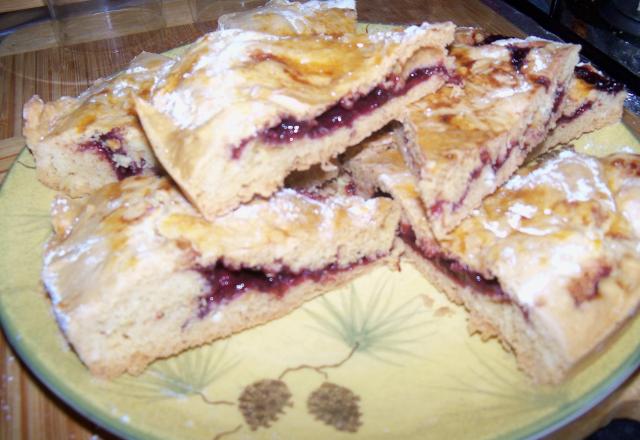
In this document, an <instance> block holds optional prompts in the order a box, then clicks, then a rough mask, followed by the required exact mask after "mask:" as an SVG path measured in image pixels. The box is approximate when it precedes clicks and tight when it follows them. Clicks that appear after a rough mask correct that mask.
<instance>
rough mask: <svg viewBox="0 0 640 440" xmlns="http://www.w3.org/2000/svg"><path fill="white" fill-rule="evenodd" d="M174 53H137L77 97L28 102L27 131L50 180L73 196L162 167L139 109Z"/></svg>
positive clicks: (42, 176) (42, 173)
mask: <svg viewBox="0 0 640 440" xmlns="http://www.w3.org/2000/svg"><path fill="white" fill-rule="evenodd" d="M172 63H173V60H171V59H170V58H167V57H164V56H161V55H155V54H151V53H142V54H140V55H138V56H137V57H136V58H135V59H134V60H133V61H132V62H131V64H130V65H129V66H128V67H127V69H125V70H124V71H122V72H119V73H117V74H115V75H114V76H112V77H109V78H105V79H100V80H98V81H97V82H96V83H95V84H93V85H92V86H91V87H90V88H89V89H88V90H87V91H85V92H84V93H82V94H81V95H80V96H78V97H77V98H71V97H63V98H60V99H58V100H56V101H52V102H49V103H46V104H45V103H44V102H43V101H42V99H40V98H39V97H38V96H34V97H32V98H31V99H30V100H29V101H28V102H27V103H26V104H25V106H24V120H25V125H24V136H25V138H26V140H27V147H28V148H29V150H31V153H32V154H33V156H34V158H35V160H36V168H37V171H36V172H37V176H38V179H39V180H40V181H41V182H42V183H44V184H45V185H47V186H49V187H51V188H53V189H56V190H59V191H62V192H64V193H66V194H68V195H71V196H73V197H77V196H82V195H86V194H89V193H91V192H93V191H94V190H96V189H98V188H100V187H101V186H103V185H106V184H107V183H111V182H116V181H118V180H121V179H124V178H125V177H128V176H132V175H136V174H149V173H154V172H155V171H157V169H156V168H157V167H158V163H157V162H156V159H155V156H154V155H153V152H152V151H151V147H150V146H149V144H148V142H147V137H146V136H145V134H144V132H143V131H142V127H141V126H140V122H139V121H138V117H137V116H136V113H135V111H134V103H133V97H134V96H145V95H146V94H148V93H149V90H150V89H151V86H152V85H153V83H154V81H155V80H156V78H157V77H158V75H159V74H160V72H161V71H162V70H163V69H166V68H167V67H168V66H170V65H171V64H172Z"/></svg>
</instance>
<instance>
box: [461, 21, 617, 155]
mask: <svg viewBox="0 0 640 440" xmlns="http://www.w3.org/2000/svg"><path fill="white" fill-rule="evenodd" d="M508 38H509V37H505V36H503V35H492V34H489V33H487V32H486V31H485V30H483V29H481V28H464V27H458V28H456V33H455V41H456V43H461V44H467V45H472V46H478V45H483V44H491V43H492V42H495V41H498V40H506V39H508ZM558 93H559V97H558V99H559V100H560V104H559V110H558V112H557V115H556V116H557V118H556V121H555V128H553V129H552V130H551V131H550V132H549V135H548V136H547V138H546V139H545V140H544V142H543V143H542V144H541V145H539V146H538V147H536V149H535V151H534V152H533V155H539V154H541V153H544V152H545V151H549V150H550V149H551V148H554V147H556V146H561V145H566V144H567V143H568V142H570V141H572V140H574V139H576V138H578V137H579V136H580V135H582V134H584V133H589V132H592V131H595V130H598V129H600V128H603V127H606V126H607V125H610V124H613V123H615V122H618V121H619V120H620V118H621V117H622V110H623V105H624V100H625V98H626V96H627V93H626V91H625V90H624V86H623V85H622V84H621V83H619V82H617V81H615V80H613V79H611V78H608V77H607V76H605V75H604V74H603V73H602V72H600V71H599V70H598V69H596V68H595V67H593V66H592V65H591V64H584V63H579V64H578V65H577V66H576V67H575V69H574V72H573V77H572V78H571V81H570V82H569V86H568V88H567V89H566V90H564V89H559V90H558Z"/></svg>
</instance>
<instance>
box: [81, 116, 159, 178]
mask: <svg viewBox="0 0 640 440" xmlns="http://www.w3.org/2000/svg"><path fill="white" fill-rule="evenodd" d="M113 142H116V143H117V145H118V147H117V148H115V149H113V148H110V147H109V145H107V144H108V143H113ZM123 144H124V139H123V138H122V133H121V132H120V130H119V129H118V128H113V129H111V130H109V131H108V132H106V133H103V134H101V135H99V136H92V137H91V139H90V140H89V141H87V142H84V143H82V144H80V146H79V149H80V151H93V152H95V153H96V154H98V155H100V156H101V157H102V158H103V159H105V160H106V161H108V162H109V164H110V165H111V168H112V169H113V172H114V173H115V174H116V177H117V178H118V180H122V179H126V178H127V177H131V176H137V175H138V174H140V173H142V170H143V169H144V166H145V163H146V162H145V160H144V159H140V163H138V162H136V161H134V160H132V161H131V162H130V163H129V165H128V166H126V167H124V166H122V165H120V164H119V163H118V162H117V161H116V160H115V155H121V156H126V155H127V152H126V150H125V149H124V146H123Z"/></svg>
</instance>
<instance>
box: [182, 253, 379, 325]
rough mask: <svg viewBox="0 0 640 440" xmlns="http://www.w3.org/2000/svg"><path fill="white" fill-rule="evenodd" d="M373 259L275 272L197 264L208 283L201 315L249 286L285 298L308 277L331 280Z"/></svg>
mask: <svg viewBox="0 0 640 440" xmlns="http://www.w3.org/2000/svg"><path fill="white" fill-rule="evenodd" d="M373 261H374V259H371V258H367V257H364V258H362V259H360V260H358V261H357V262H355V263H351V264H349V265H348V266H343V267H339V266H338V265H337V264H335V263H332V264H329V265H327V266H325V267H323V268H322V269H317V270H308V269H304V270H302V271H299V272H293V271H292V270H291V269H289V268H287V267H284V268H283V269H282V270H280V271H279V272H275V273H267V272H265V271H262V270H260V269H255V268H240V269H234V268H231V267H228V266H226V265H225V264H223V263H222V262H220V261H219V262H217V263H216V264H213V265H210V266H204V267H203V266H197V267H195V268H194V270H195V271H196V272H198V273H199V274H200V275H202V277H204V279H205V280H206V281H207V284H208V290H207V292H206V293H205V294H204V295H202V296H200V298H199V302H198V318H200V319H202V318H204V317H205V316H207V314H209V312H211V310H212V309H213V308H214V307H215V306H217V305H220V304H223V303H226V302H229V301H231V300H233V299H235V298H238V297H239V296H241V295H242V294H243V293H244V292H246V291H247V290H255V291H258V292H262V293H265V294H267V295H273V296H275V297H276V298H282V297H283V296H284V295H285V294H286V293H287V291H288V290H289V289H291V288H292V287H295V286H297V285H299V284H301V283H303V282H305V281H314V282H316V283H322V282H325V281H329V280H331V279H332V277H333V276H334V275H337V274H339V273H342V272H347V271H349V270H351V269H353V268H354V267H356V266H362V265H365V264H369V263H371V262H373Z"/></svg>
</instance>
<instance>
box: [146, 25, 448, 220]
mask: <svg viewBox="0 0 640 440" xmlns="http://www.w3.org/2000/svg"><path fill="white" fill-rule="evenodd" d="M453 32H454V25H453V24H451V23H446V24H434V25H430V24H426V23H425V24H423V25H422V26H419V27H416V26H413V27H409V28H407V29H406V30H404V31H402V32H385V33H378V34H372V35H366V34H362V35H356V34H348V35H344V36H341V37H334V36H274V35H267V34H264V33H257V32H252V31H240V30H226V31H218V32H214V33H211V34H208V35H206V36H204V37H203V38H201V39H200V40H198V41H197V42H196V43H195V44H194V45H193V46H192V47H191V49H190V50H189V51H188V52H187V53H186V54H185V55H184V57H183V58H182V59H181V60H179V61H178V62H177V63H176V65H175V66H174V67H173V68H172V69H171V71H170V72H169V73H168V75H167V76H166V77H165V78H164V80H163V81H162V82H160V83H159V84H158V86H157V87H156V88H155V89H154V90H153V92H152V94H151V96H150V98H149V99H148V100H143V99H139V100H138V101H137V110H138V114H139V116H140V119H141V121H142V123H143V125H144V128H145V131H146V133H147V135H148V137H149V139H150V141H151V144H152V146H153V149H154V151H155V153H156V155H157V157H158V159H159V160H160V162H161V163H162V165H163V166H164V167H165V169H166V170H167V171H168V172H169V174H170V175H171V176H172V177H173V178H174V180H175V181H176V182H177V183H178V185H180V187H181V188H182V190H183V191H184V193H185V194H186V195H187V196H188V197H189V198H190V199H191V200H192V201H193V202H194V204H195V205H196V206H197V207H198V209H199V210H200V211H201V212H202V213H203V215H204V216H205V217H206V218H208V219H214V218H215V217H216V216H217V215H219V214H222V213H225V212H229V211H230V210H232V209H233V208H235V207H236V206H238V205H239V204H240V203H243V202H246V201H248V200H250V199H251V198H253V197H254V196H255V195H260V196H268V195H270V194H272V193H273V192H274V191H276V190H277V189H278V188H279V187H280V186H281V185H282V183H283V181H284V179H285V177H286V176H287V175H288V174H289V173H290V172H292V171H294V170H302V169H307V168H309V167H310V166H312V165H313V164H316V163H323V162H326V161H329V159H330V158H332V157H334V156H336V155H338V154H340V153H342V152H343V151H344V150H345V149H346V148H347V147H348V146H350V145H354V144H357V143H358V142H360V141H361V140H362V139H364V138H365V137H366V136H368V135H369V134H370V133H371V132H373V131H375V130H377V129H379V128H381V127H382V126H384V125H385V124H386V123H387V122H389V121H390V120H392V119H394V118H397V117H398V116H399V115H400V113H401V111H402V110H403V109H405V108H406V106H407V104H408V103H410V102H413V101H415V100H416V99H418V98H420V97H422V96H424V95H425V94H427V93H430V92H433V91H434V90H436V89H438V88H439V87H440V86H442V84H444V82H445V81H447V79H448V78H449V63H450V60H449V59H448V57H447V56H446V50H445V47H446V46H447V45H448V44H449V43H450V42H451V41H452V39H453Z"/></svg>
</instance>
